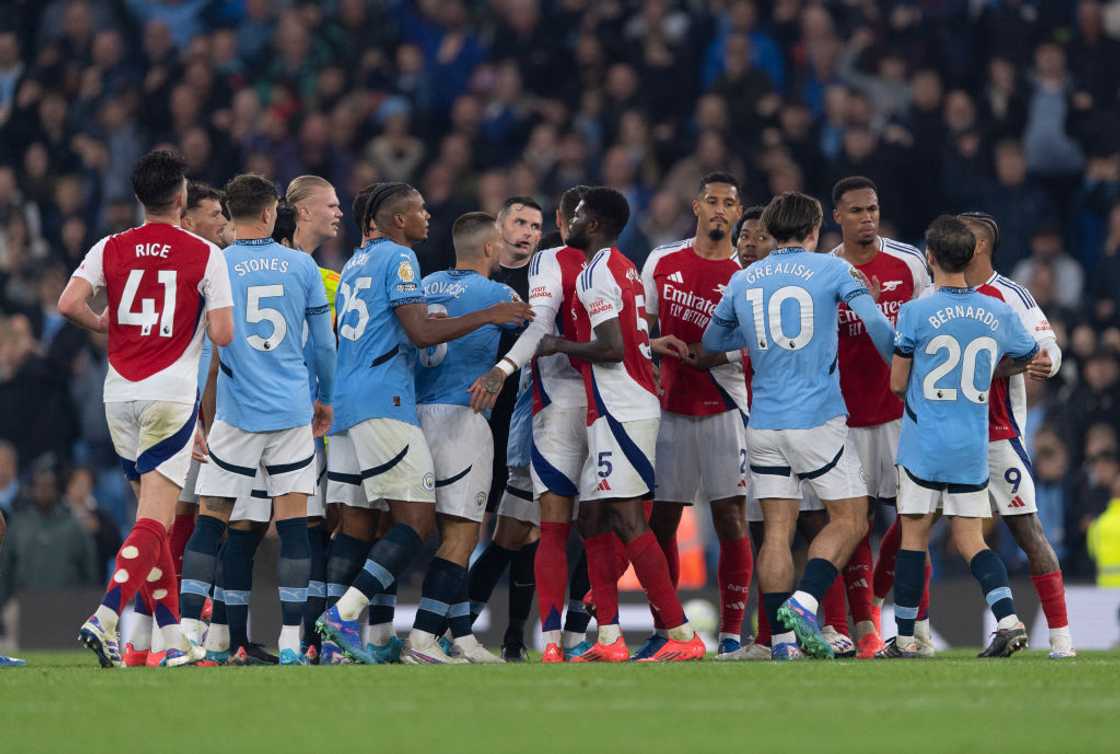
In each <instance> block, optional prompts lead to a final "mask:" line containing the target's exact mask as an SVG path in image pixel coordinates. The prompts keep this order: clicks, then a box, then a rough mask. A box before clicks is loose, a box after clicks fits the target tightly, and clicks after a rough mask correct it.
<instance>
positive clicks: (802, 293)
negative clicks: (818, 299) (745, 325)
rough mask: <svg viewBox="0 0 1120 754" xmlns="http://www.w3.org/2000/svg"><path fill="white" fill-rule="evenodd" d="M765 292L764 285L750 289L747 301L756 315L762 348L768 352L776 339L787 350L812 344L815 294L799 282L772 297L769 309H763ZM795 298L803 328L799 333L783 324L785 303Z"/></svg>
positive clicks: (779, 345)
mask: <svg viewBox="0 0 1120 754" xmlns="http://www.w3.org/2000/svg"><path fill="white" fill-rule="evenodd" d="M763 297H764V293H763V290H762V289H761V288H748V289H747V301H749V302H750V304H751V315H752V316H753V317H754V331H755V336H756V337H757V338H758V350H760V351H765V350H767V349H769V348H770V341H771V340H773V341H774V342H775V343H777V344H778V347H779V348H784V349H786V350H787V351H799V350H801V349H802V348H804V347H805V346H807V345H809V341H811V340H812V339H813V297H812V296H811V295H809V291H807V290H805V289H804V288H799V287H797V286H796V285H787V286H784V287H782V288H779V289H778V290H776V291H774V293H773V294H772V295H771V296H770V304H769V306H767V308H766V311H765V312H763V310H762V301H763ZM786 301H793V302H794V303H796V304H797V319H798V320H799V321H800V327H798V329H797V332H796V333H794V334H792V335H790V334H789V333H787V332H786V329H785V326H784V325H783V324H782V304H784V303H785V302H786ZM767 319H769V321H770V327H769V335H770V337H769V338H767V329H768V328H767V326H766V321H767Z"/></svg>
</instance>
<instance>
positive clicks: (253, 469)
mask: <svg viewBox="0 0 1120 754" xmlns="http://www.w3.org/2000/svg"><path fill="white" fill-rule="evenodd" d="M207 444H208V445H209V446H210V463H206V464H203V466H202V470H201V471H200V472H199V474H198V484H197V485H196V486H197V491H198V494H199V496H202V497H233V498H242V497H249V496H251V495H252V491H253V488H254V484H253V482H254V479H256V477H257V475H258V471H259V469H260V468H261V467H263V468H264V470H265V472H267V473H266V474H264V475H263V477H262V479H263V485H264V491H265V493H266V494H267V495H268V497H269V498H274V497H279V496H280V495H287V494H288V493H289V492H302V493H304V494H306V495H311V494H313V493H314V492H315V478H316V472H317V469H316V464H315V439H314V438H313V437H312V435H311V425H304V426H302V427H291V428H289V429H278V430H275V431H272V432H248V431H246V430H244V429H241V428H239V427H235V426H233V425H232V424H227V423H226V422H224V421H222V420H221V419H218V420H216V421H215V422H214V426H212V427H211V428H210V436H209V437H208V438H207Z"/></svg>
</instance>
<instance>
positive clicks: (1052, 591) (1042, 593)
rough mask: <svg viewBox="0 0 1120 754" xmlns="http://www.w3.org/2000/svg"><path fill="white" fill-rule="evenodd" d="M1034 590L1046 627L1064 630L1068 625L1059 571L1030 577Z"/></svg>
mask: <svg viewBox="0 0 1120 754" xmlns="http://www.w3.org/2000/svg"><path fill="white" fill-rule="evenodd" d="M1031 581H1033V582H1034V590H1035V591H1036V592H1038V599H1039V601H1040V602H1041V603H1042V612H1043V613H1045V615H1046V625H1047V626H1048V627H1050V628H1065V627H1066V626H1068V625H1069V618H1068V617H1067V616H1066V587H1065V583H1064V582H1063V580H1062V572H1061V571H1052V572H1051V573H1044V574H1042V575H1040V576H1031Z"/></svg>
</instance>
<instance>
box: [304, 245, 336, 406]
mask: <svg viewBox="0 0 1120 754" xmlns="http://www.w3.org/2000/svg"><path fill="white" fill-rule="evenodd" d="M308 260H309V261H310V257H308ZM309 269H310V273H309V275H308V280H307V288H308V294H307V311H306V314H305V316H306V318H307V330H308V335H309V336H310V338H309V343H310V346H311V348H310V350H311V354H312V359H311V363H312V366H313V369H314V371H315V378H316V379H317V380H318V382H319V400H320V401H321V402H322V403H330V402H331V395H332V393H333V390H334V362H335V358H334V356H335V353H334V348H335V345H334V332H333V331H332V330H331V308H330V307H329V306H328V305H327V293H326V290H325V289H324V287H323V278H322V277H321V276H320V275H319V270H318V269H317V268H316V267H315V265H314V263H312V264H311V265H309Z"/></svg>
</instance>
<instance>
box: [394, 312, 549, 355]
mask: <svg viewBox="0 0 1120 754" xmlns="http://www.w3.org/2000/svg"><path fill="white" fill-rule="evenodd" d="M394 312H395V313H396V315H397V319H398V320H400V323H401V327H403V328H404V331H405V333H406V334H407V335H408V339H409V340H411V341H412V342H413V344H415V345H416V346H417V347H418V348H427V347H428V346H437V345H439V344H440V343H446V342H447V341H449V340H455V339H456V338H461V337H463V336H464V335H467V334H469V333H472V332H474V331H475V330H477V329H479V328H480V327H484V326H485V325H509V324H517V325H520V324H524V323H525V322H526V321H528V320H531V319H532V318H533V310H532V308H531V307H530V306H529V305H528V304H526V303H523V302H521V301H508V302H503V303H500V304H494V305H493V306H490V307H487V308H486V309H479V310H478V311H473V312H471V313H470V314H464V315H463V316H461V317H444V318H440V319H430V318H429V317H428V306H427V304H419V303H417V304H403V305H401V306H398V307H397V308H396V309H395V310H394Z"/></svg>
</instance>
